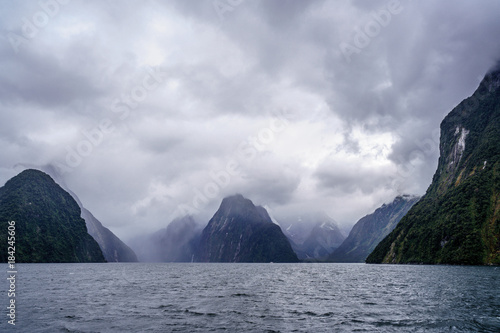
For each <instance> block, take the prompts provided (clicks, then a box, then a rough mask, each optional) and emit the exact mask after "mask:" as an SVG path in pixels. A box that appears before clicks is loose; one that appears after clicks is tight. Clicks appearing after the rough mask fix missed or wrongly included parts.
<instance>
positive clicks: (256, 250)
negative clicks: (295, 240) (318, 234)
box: [195, 194, 298, 262]
mask: <svg viewBox="0 0 500 333" xmlns="http://www.w3.org/2000/svg"><path fill="white" fill-rule="evenodd" d="M195 260H196V261H201V262H298V259H297V255H296V254H295V253H294V252H293V250H292V247H291V246H290V243H289V242H288V239H287V238H286V236H285V235H284V234H283V232H282V231H281V228H280V227H279V226H278V225H276V224H274V223H273V222H272V220H271V218H270V217H269V214H268V213H267V211H266V210H265V209H264V208H263V207H260V206H259V207H256V206H254V204H253V203H252V201H250V200H248V199H245V198H244V197H243V196H241V195H239V194H238V195H235V196H231V197H228V198H225V199H224V200H222V203H221V205H220V207H219V210H218V211H217V212H216V213H215V215H214V216H213V217H212V218H211V219H210V221H209V222H208V225H207V226H206V227H205V229H203V232H202V235H201V239H200V243H199V247H198V251H197V255H196V256H195Z"/></svg>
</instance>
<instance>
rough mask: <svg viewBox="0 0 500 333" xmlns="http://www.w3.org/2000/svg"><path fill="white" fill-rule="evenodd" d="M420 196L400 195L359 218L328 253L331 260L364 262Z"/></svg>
mask: <svg viewBox="0 0 500 333" xmlns="http://www.w3.org/2000/svg"><path fill="white" fill-rule="evenodd" d="M419 199H420V197H418V196H411V195H402V196H398V197H396V198H395V199H394V201H393V202H391V203H389V204H384V205H382V207H380V208H378V209H377V210H375V212H373V213H372V214H369V215H367V216H365V217H363V218H361V219H360V220H359V221H358V222H357V223H356V224H355V225H354V227H353V228H352V230H351V232H350V233H349V236H348V237H347V238H346V240H345V241H344V242H343V243H342V244H341V245H340V246H339V247H338V248H337V249H336V250H335V251H333V253H331V254H330V256H329V257H328V261H332V262H365V259H366V257H367V256H368V255H369V254H370V253H371V252H372V251H373V249H374V248H375V247H376V246H377V245H378V243H379V242H380V241H381V240H382V239H384V238H385V237H386V236H387V235H388V234H389V233H390V232H391V231H392V230H394V228H395V227H396V226H397V224H398V223H399V221H400V220H401V219H402V218H403V216H405V215H406V213H407V212H408V211H409V210H410V208H411V207H413V205H414V204H415V203H417V202H418V200H419Z"/></svg>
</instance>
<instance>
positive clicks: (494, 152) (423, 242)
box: [366, 66, 500, 265]
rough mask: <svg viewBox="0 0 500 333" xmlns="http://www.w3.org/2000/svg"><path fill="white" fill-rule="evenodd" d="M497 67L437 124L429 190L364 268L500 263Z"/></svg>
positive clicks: (499, 73)
mask: <svg viewBox="0 0 500 333" xmlns="http://www.w3.org/2000/svg"><path fill="white" fill-rule="evenodd" d="M499 143H500V68H499V66H497V69H496V70H494V71H492V72H490V73H488V74H487V75H486V76H485V78H484V79H483V80H482V82H481V83H480V85H479V87H478V89H477V90H476V91H475V92H474V94H473V95H472V96H471V97H469V98H467V99H465V100H464V101H462V102H461V103H460V104H459V105H458V106H457V107H455V108H454V109H453V110H452V111H451V112H450V113H449V114H448V115H447V116H446V117H445V119H444V120H443V122H442V123H441V139H440V157H439V162H438V167H437V170H436V173H435V174H434V178H433V179H432V183H431V185H430V186H429V188H428V190H427V192H426V194H425V195H424V196H423V197H422V199H421V200H420V201H419V202H418V203H417V204H416V205H415V206H413V207H412V209H411V210H410V211H409V212H408V214H406V216H405V217H404V218H403V219H402V220H401V221H400V223H399V224H398V225H397V227H396V228H395V229H394V231H392V232H391V233H390V234H389V235H388V236H387V237H386V238H384V239H383V240H382V241H381V242H380V243H379V244H378V246H377V247H376V248H375V249H374V251H373V252H372V253H371V254H370V255H369V256H368V258H367V260H366V262H368V263H399V264H403V263H424V264H470V265H484V264H497V265H498V264H500V222H499V221H500V144H499Z"/></svg>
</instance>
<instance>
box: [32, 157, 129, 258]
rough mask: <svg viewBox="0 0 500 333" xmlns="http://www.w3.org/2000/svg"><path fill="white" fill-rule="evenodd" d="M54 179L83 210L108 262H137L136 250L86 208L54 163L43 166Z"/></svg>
mask: <svg viewBox="0 0 500 333" xmlns="http://www.w3.org/2000/svg"><path fill="white" fill-rule="evenodd" d="M41 169H42V170H43V172H45V173H47V174H48V175H49V176H50V177H52V179H54V181H55V182H56V183H57V184H58V185H59V186H61V187H62V188H63V189H64V190H65V191H66V192H68V193H69V194H70V195H71V196H72V197H73V199H75V201H76V203H77V204H78V206H79V207H80V209H81V211H82V215H81V217H82V218H83V219H84V220H85V224H86V226H87V230H88V233H89V234H90V236H92V237H93V238H94V239H95V240H96V242H97V244H99V247H100V248H101V251H102V253H103V255H104V258H105V259H106V261H108V262H136V261H137V256H136V254H135V253H134V251H133V250H132V249H131V248H130V247H128V246H127V245H126V244H125V243H124V242H123V241H122V240H121V239H120V238H118V237H117V236H116V235H115V234H114V233H113V232H112V231H111V230H109V229H108V228H106V227H105V226H104V225H102V223H101V222H100V221H99V220H98V219H96V218H95V217H94V215H92V213H91V212H90V211H89V210H88V209H86V208H85V207H84V206H83V204H82V202H81V200H80V198H78V196H77V195H76V194H75V193H74V192H73V191H71V190H70V189H69V187H68V186H67V185H66V182H65V181H64V179H63V178H62V177H61V176H60V175H59V172H58V171H57V170H56V168H54V167H53V166H52V165H46V166H44V167H42V168H41Z"/></svg>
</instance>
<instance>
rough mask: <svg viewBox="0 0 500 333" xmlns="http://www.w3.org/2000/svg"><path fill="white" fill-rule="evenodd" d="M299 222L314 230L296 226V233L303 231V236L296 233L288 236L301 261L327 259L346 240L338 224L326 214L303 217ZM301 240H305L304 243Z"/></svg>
mask: <svg viewBox="0 0 500 333" xmlns="http://www.w3.org/2000/svg"><path fill="white" fill-rule="evenodd" d="M299 221H300V222H299V224H300V223H302V224H305V225H309V226H312V228H311V227H309V228H307V227H305V226H302V227H299V225H297V224H295V228H294V231H297V230H301V231H302V234H300V233H294V234H293V236H288V234H287V236H288V237H289V239H290V243H291V245H292V248H293V250H294V251H295V253H296V254H297V257H298V258H299V259H301V260H305V259H318V260H322V259H325V258H326V257H327V256H328V255H329V254H330V253H332V252H333V251H334V250H335V249H336V248H337V247H339V246H340V244H342V242H343V241H344V239H345V236H344V235H343V234H342V232H341V231H340V229H339V227H338V225H337V222H335V220H333V219H332V218H330V217H329V216H328V215H326V214H324V213H318V214H309V215H305V216H301V217H300V218H299ZM305 221H307V222H305ZM307 229H309V230H307ZM290 230H292V228H290ZM304 236H305V237H304ZM294 239H295V240H294ZM301 239H303V241H302V242H301V241H300V240H301Z"/></svg>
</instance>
